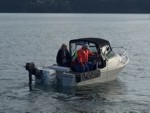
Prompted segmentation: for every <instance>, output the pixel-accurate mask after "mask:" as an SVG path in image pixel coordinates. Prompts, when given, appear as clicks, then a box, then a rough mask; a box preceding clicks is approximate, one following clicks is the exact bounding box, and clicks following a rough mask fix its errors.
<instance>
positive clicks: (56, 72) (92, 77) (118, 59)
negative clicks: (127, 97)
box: [25, 37, 129, 86]
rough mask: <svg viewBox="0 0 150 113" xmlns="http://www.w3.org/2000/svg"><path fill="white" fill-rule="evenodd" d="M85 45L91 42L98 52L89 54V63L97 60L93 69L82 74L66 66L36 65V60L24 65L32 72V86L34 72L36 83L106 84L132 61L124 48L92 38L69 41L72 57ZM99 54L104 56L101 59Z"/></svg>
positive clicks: (30, 77)
mask: <svg viewBox="0 0 150 113" xmlns="http://www.w3.org/2000/svg"><path fill="white" fill-rule="evenodd" d="M84 44H88V46H89V48H90V50H91V51H92V52H93V53H96V55H93V56H90V57H89V62H96V65H95V69H94V70H90V71H88V72H82V73H81V72H76V71H75V70H74V69H73V68H72V67H63V66H58V65H56V64H53V65H51V66H47V67H38V68H37V67H36V66H35V65H34V63H27V64H26V66H25V67H26V70H28V71H29V85H30V86H31V84H32V75H35V83H37V84H51V83H54V84H59V85H62V86H84V85H90V84H96V83H104V82H108V81H112V80H115V79H116V78H117V76H118V74H119V73H120V72H121V70H122V69H123V68H124V67H125V66H126V65H127V64H128V62H129V58H128V55H127V51H126V49H125V48H123V47H118V48H113V47H111V45H110V42H109V41H107V40H105V39H101V38H91V37H90V38H79V39H73V40H70V42H69V52H70V54H71V60H72V59H73V56H74V54H75V52H76V51H77V50H79V48H81V46H82V45H84ZM116 50H117V51H116ZM118 50H119V51H118ZM98 56H101V58H99V57H98Z"/></svg>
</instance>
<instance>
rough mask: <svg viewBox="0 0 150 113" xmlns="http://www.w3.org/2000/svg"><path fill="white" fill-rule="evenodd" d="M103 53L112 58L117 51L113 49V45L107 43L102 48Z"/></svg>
mask: <svg viewBox="0 0 150 113" xmlns="http://www.w3.org/2000/svg"><path fill="white" fill-rule="evenodd" d="M101 51H102V53H103V54H104V55H106V57H107V58H108V59H110V58H112V57H114V56H115V53H114V52H113V51H112V49H111V47H110V46H109V45H106V46H104V47H103V48H102V49H101Z"/></svg>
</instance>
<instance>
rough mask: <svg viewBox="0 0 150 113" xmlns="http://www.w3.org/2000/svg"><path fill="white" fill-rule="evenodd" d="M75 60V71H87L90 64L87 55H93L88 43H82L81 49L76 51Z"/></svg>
mask: <svg viewBox="0 0 150 113" xmlns="http://www.w3.org/2000/svg"><path fill="white" fill-rule="evenodd" d="M76 54H77V55H76V56H77V62H76V64H75V66H74V68H75V70H76V71H77V72H86V71H89V70H90V68H91V66H92V64H90V63H89V62H88V57H89V55H94V53H92V52H91V51H90V49H89V46H88V44H84V45H83V46H82V48H81V49H79V50H78V51H77V52H76Z"/></svg>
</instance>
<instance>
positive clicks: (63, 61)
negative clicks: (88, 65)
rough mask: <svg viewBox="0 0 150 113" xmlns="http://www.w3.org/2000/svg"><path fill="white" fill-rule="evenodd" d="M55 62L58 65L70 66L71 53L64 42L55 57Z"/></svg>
mask: <svg viewBox="0 0 150 113" xmlns="http://www.w3.org/2000/svg"><path fill="white" fill-rule="evenodd" d="M56 62H57V64H58V65H59V66H64V67H70V65H71V55H70V53H69V51H68V49H67V45H66V44H62V46H61V48H60V49H59V51H58V53H57V57H56Z"/></svg>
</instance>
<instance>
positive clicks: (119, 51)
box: [112, 47, 129, 64]
mask: <svg viewBox="0 0 150 113" xmlns="http://www.w3.org/2000/svg"><path fill="white" fill-rule="evenodd" d="M112 49H113V51H114V53H115V54H118V55H120V56H121V62H122V63H124V64H125V63H126V62H127V61H128V60H129V58H128V52H127V49H126V48H124V47H112Z"/></svg>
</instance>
